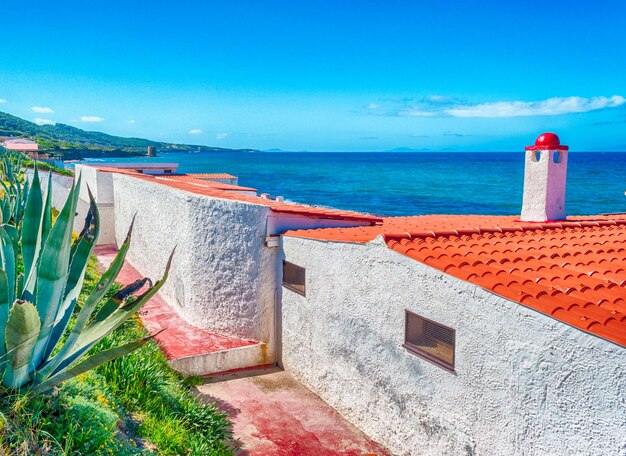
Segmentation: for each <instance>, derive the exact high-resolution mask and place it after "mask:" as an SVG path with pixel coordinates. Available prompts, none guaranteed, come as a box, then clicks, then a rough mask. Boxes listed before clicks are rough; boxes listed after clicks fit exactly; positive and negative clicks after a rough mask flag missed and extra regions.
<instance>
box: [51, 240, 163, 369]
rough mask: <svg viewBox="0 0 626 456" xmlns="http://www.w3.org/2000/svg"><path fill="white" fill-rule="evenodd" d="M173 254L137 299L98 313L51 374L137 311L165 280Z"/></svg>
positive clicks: (84, 351) (62, 367)
mask: <svg viewBox="0 0 626 456" xmlns="http://www.w3.org/2000/svg"><path fill="white" fill-rule="evenodd" d="M173 256H174V252H173V251H172V254H171V255H170V258H169V260H168V262H167V266H166V268H165V273H164V274H163V277H162V278H161V280H159V281H158V282H156V283H155V284H154V285H153V286H152V287H150V288H149V289H148V290H146V291H145V292H144V293H143V294H142V295H140V296H139V297H137V299H135V300H133V301H130V302H128V303H126V304H124V305H122V306H120V307H118V308H117V309H116V310H115V311H114V312H113V313H111V314H110V315H108V316H106V317H105V318H104V319H103V318H99V317H101V316H100V314H98V315H97V316H96V318H95V319H94V320H93V321H92V322H91V323H90V324H89V325H87V327H86V328H85V329H84V330H83V331H82V332H81V333H80V335H79V336H78V338H77V340H76V342H75V344H74V347H73V348H72V350H70V351H69V353H68V354H67V356H66V357H65V359H63V360H62V361H61V363H60V364H59V367H57V369H56V370H55V371H54V373H53V374H56V373H58V372H61V371H62V370H63V369H65V368H66V367H67V366H69V365H71V364H72V363H73V362H74V361H75V360H76V359H77V358H78V357H80V356H82V355H83V354H84V353H86V352H87V351H89V350H90V349H91V348H92V347H93V346H94V345H95V344H97V343H98V342H99V341H100V340H102V338H103V337H105V336H106V335H107V334H109V333H110V332H111V331H113V330H115V329H116V328H118V327H119V326H120V325H121V324H122V323H124V322H125V321H126V320H127V319H128V318H130V317H131V316H133V315H134V314H135V313H137V311H138V310H139V309H140V308H141V306H143V305H144V304H145V303H146V302H148V301H149V300H150V298H152V296H154V295H155V294H156V293H157V292H158V291H159V289H160V288H161V287H162V286H163V284H164V283H165V281H166V280H167V277H168V275H169V271H170V267H171V264H172V258H173ZM55 358H56V357H55Z"/></svg>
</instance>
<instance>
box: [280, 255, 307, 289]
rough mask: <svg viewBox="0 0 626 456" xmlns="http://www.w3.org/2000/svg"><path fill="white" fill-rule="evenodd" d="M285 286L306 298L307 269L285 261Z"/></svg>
mask: <svg viewBox="0 0 626 456" xmlns="http://www.w3.org/2000/svg"><path fill="white" fill-rule="evenodd" d="M283 286H284V287H285V288H288V289H290V290H291V291H295V292H296V293H298V294H301V295H302V296H306V275H305V269H304V268H302V267H300V266H297V265H295V264H293V263H290V262H289V261H285V260H283Z"/></svg>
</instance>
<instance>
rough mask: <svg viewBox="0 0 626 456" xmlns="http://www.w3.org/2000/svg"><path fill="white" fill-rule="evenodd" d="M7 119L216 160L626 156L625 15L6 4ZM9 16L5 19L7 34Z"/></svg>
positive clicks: (414, 6)
mask: <svg viewBox="0 0 626 456" xmlns="http://www.w3.org/2000/svg"><path fill="white" fill-rule="evenodd" d="M2 12H3V16H4V18H5V19H4V20H3V22H2V28H1V32H0V33H1V34H2V38H1V39H0V52H1V55H2V60H1V63H0V110H2V111H6V112H9V113H12V114H15V115H18V116H20V117H24V118H26V119H29V120H37V121H38V122H62V123H68V124H70V125H75V126H78V127H81V128H85V129H88V130H99V131H105V132H107V133H112V134H118V135H123V136H140V137H147V138H152V139H157V140H164V141H174V142H184V143H193V144H208V145H216V146H221V147H235V148H239V147H250V148H259V149H267V148H281V149H285V150H303V149H306V150H321V151H330V150H348V151H358V150H374V151H379V150H388V149H393V148H396V147H410V148H414V149H423V148H424V149H432V150H459V151H461V150H521V149H522V148H523V146H525V145H527V144H528V143H530V142H532V140H533V139H534V137H535V136H536V135H537V134H538V133H540V132H542V131H545V130H552V131H555V132H557V133H558V134H559V135H560V136H561V138H562V140H563V142H565V143H568V144H569V145H570V146H571V147H572V149H573V150H626V100H625V99H624V97H626V46H625V45H624V43H626V2H624V1H623V0H618V1H602V2H593V4H589V3H587V2H571V1H553V2H550V1H526V2H506V1H490V0H489V1H487V0H484V1H480V2H473V1H441V2H434V1H428V2H421V1H417V0H413V1H388V2H381V1H360V2H356V1H354V2H348V1H343V2H342V1H337V0H335V1H311V2H296V1H284V2H282V1H281V2H277V1H264V2H260V1H228V2H227V1H224V2H212V1H200V0H198V1H190V0H179V1H177V2H171V1H168V2H165V1H150V2H149V1H132V0H126V1H118V0H107V1H102V0H100V1H91V2H85V1H63V2H50V1H39V0H33V1H28V2H26V1H23V0H19V1H16V0H4V1H3V7H2ZM7 18H10V19H11V20H7Z"/></svg>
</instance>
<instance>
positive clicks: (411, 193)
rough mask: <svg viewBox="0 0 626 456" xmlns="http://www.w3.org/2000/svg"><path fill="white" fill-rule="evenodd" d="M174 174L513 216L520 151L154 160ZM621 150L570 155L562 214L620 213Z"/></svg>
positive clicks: (382, 209)
mask: <svg viewBox="0 0 626 456" xmlns="http://www.w3.org/2000/svg"><path fill="white" fill-rule="evenodd" d="M138 160H141V161H150V162H163V163H165V162H167V163H169V162H176V163H179V172H185V173H229V174H234V175H235V176H238V177H239V185H243V186H247V187H254V188H256V189H258V193H268V194H270V195H272V196H279V195H280V196H283V197H284V198H285V200H286V201H293V202H298V203H305V204H311V205H316V206H324V207H333V208H338V209H346V210H353V211H358V212H364V213H369V214H374V215H379V216H392V215H419V214H442V213H446V214H494V215H515V214H519V212H520V210H521V204H522V190H523V179H524V152H503V153H495V152H485V153H474V152H472V153H469V152H468V153H460V152H454V153H450V152H432V153H431V152H428V153H427V152H419V153H391V152H384V153H374V152H363V153H358V152H349V153H348V152H198V153H166V154H162V155H160V156H159V157H156V158H139V159H138V158H132V159H102V160H88V161H87V162H88V163H102V162H109V161H128V162H136V161H138ZM625 191H626V152H588V153H587V152H570V154H569V165H568V180H567V197H566V204H567V213H568V214H569V215H595V214H603V213H618V212H626V196H625V195H624V192H625Z"/></svg>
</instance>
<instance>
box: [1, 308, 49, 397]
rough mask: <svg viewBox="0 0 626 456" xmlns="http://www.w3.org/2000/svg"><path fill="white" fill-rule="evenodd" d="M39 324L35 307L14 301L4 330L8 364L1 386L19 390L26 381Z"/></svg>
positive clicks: (28, 376) (28, 377)
mask: <svg viewBox="0 0 626 456" xmlns="http://www.w3.org/2000/svg"><path fill="white" fill-rule="evenodd" d="M40 327H41V323H40V321H39V314H38V313H37V309H36V308H35V306H34V305H33V304H32V303H30V302H28V301H15V304H13V308H12V309H11V313H10V314H9V319H8V321H7V328H6V349H7V355H8V362H7V364H6V370H5V374H4V378H3V379H2V384H3V385H5V386H8V387H9V388H19V387H20V386H22V385H24V384H25V383H27V382H28V381H30V375H29V373H28V366H29V363H30V359H31V355H32V352H33V347H34V346H35V343H36V341H37V337H38V336H39V329H40Z"/></svg>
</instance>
